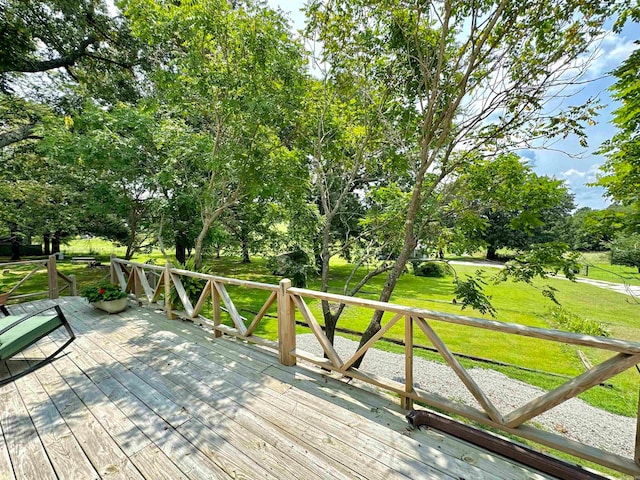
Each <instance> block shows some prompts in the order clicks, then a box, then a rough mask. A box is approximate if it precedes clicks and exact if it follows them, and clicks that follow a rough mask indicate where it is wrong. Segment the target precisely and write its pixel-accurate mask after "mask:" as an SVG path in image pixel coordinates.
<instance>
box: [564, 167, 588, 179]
mask: <svg viewBox="0 0 640 480" xmlns="http://www.w3.org/2000/svg"><path fill="white" fill-rule="evenodd" d="M586 174H587V172H581V171H580V170H576V169H575V168H571V169H569V170H567V171H566V172H562V173H561V174H560V175H561V176H563V177H565V178H569V177H584V176H585V175H586Z"/></svg>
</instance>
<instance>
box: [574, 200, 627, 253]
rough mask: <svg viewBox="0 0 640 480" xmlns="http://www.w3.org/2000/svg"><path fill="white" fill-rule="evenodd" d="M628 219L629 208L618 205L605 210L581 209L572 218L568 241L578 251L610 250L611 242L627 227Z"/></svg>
mask: <svg viewBox="0 0 640 480" xmlns="http://www.w3.org/2000/svg"><path fill="white" fill-rule="evenodd" d="M628 217H629V208H628V207H622V206H621V205H616V204H613V205H610V206H609V207H607V208H606V209H604V210H592V209H590V208H588V207H583V208H580V209H578V210H576V211H575V212H574V213H573V215H572V217H571V221H570V222H569V228H568V232H567V240H568V242H569V243H570V244H571V246H572V248H574V249H576V250H582V251H601V250H608V249H609V242H611V241H612V240H613V238H614V237H615V235H616V234H617V233H618V232H620V231H621V230H623V229H624V228H625V227H626V223H627V219H628Z"/></svg>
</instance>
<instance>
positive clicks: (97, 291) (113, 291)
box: [80, 281, 127, 303]
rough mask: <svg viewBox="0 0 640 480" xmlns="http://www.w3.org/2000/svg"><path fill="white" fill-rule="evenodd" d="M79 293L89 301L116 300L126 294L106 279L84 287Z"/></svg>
mask: <svg viewBox="0 0 640 480" xmlns="http://www.w3.org/2000/svg"><path fill="white" fill-rule="evenodd" d="M80 294H81V295H82V296H83V297H84V298H86V299H87V300H88V301H89V303H94V302H100V301H104V302H108V301H109V300H118V299H119V298H125V297H126V296H127V292H123V291H122V290H120V287H119V286H117V285H113V284H112V283H109V282H107V281H104V282H100V283H97V284H95V285H90V286H88V287H85V288H83V289H82V291H81V292H80Z"/></svg>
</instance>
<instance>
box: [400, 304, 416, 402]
mask: <svg viewBox="0 0 640 480" xmlns="http://www.w3.org/2000/svg"><path fill="white" fill-rule="evenodd" d="M404 391H405V392H407V393H411V392H413V317H412V316H411V315H405V316H404ZM400 406H401V407H402V408H404V409H406V410H411V409H413V399H412V398H409V397H400Z"/></svg>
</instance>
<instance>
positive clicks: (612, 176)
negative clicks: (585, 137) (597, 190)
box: [596, 9, 640, 231]
mask: <svg viewBox="0 0 640 480" xmlns="http://www.w3.org/2000/svg"><path fill="white" fill-rule="evenodd" d="M636 15H640V9H636ZM613 75H614V76H615V77H616V79H617V80H616V82H615V83H614V84H613V85H612V86H611V88H610V90H611V92H612V98H614V99H616V100H619V101H620V102H621V106H620V107H619V108H617V109H616V110H614V112H613V124H614V125H615V126H616V128H617V133H616V134H615V135H614V136H613V138H612V139H611V140H608V141H606V142H604V143H603V145H602V147H601V148H600V152H599V153H603V154H604V155H606V157H607V160H606V162H605V163H604V165H603V166H602V167H601V170H603V171H604V172H605V175H601V176H599V178H598V180H597V182H596V185H600V186H602V187H604V188H605V189H606V191H607V195H608V196H609V197H611V198H612V199H614V200H616V201H618V202H620V203H622V204H623V205H629V206H631V207H632V209H633V210H635V212H640V140H639V138H640V49H637V50H634V51H633V52H632V53H631V54H630V55H629V58H627V60H625V61H624V62H623V64H622V65H621V66H620V67H618V68H617V69H616V70H614V71H613ZM636 231H640V228H637V229H636Z"/></svg>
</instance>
